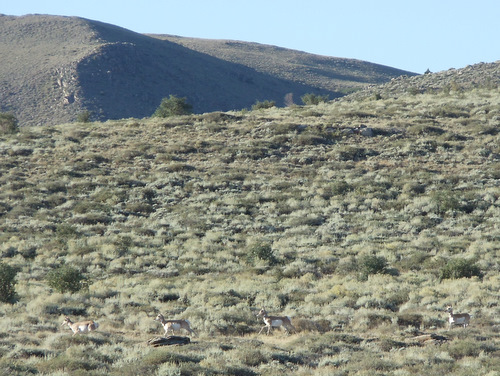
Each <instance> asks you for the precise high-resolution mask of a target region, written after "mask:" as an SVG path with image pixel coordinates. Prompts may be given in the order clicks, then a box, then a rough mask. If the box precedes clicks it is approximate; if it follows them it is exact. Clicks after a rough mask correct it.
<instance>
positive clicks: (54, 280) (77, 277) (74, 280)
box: [47, 265, 86, 293]
mask: <svg viewBox="0 0 500 376" xmlns="http://www.w3.org/2000/svg"><path fill="white" fill-rule="evenodd" d="M47 283H48V285H49V286H50V287H52V288H53V289H55V290H57V291H59V292H61V293H64V292H77V291H79V290H81V289H82V288H83V287H84V286H85V285H86V279H85V277H84V276H83V274H82V273H81V272H80V271H79V270H77V269H75V268H72V267H71V266H67V265H64V266H61V267H60V268H58V269H55V270H52V271H50V272H49V273H48V274H47Z"/></svg>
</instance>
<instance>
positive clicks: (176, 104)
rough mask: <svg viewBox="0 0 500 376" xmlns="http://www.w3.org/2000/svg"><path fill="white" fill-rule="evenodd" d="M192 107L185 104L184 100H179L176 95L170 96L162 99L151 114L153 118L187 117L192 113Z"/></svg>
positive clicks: (185, 100)
mask: <svg viewBox="0 0 500 376" xmlns="http://www.w3.org/2000/svg"><path fill="white" fill-rule="evenodd" d="M192 109H193V106H192V105H190V104H189V103H187V99H186V98H179V97H177V96H176V95H170V96H169V97H168V98H163V99H162V100H161V103H160V105H159V106H158V108H157V109H156V111H155V112H154V114H153V117H161V118H165V117H169V116H176V115H189V114H191V113H192Z"/></svg>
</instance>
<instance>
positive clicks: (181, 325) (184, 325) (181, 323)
mask: <svg viewBox="0 0 500 376" xmlns="http://www.w3.org/2000/svg"><path fill="white" fill-rule="evenodd" d="M155 321H159V322H160V323H161V325H163V328H164V329H165V335H168V332H169V331H170V330H171V331H172V334H175V331H176V330H181V329H184V330H187V331H188V332H189V333H191V334H194V335H197V334H196V332H195V331H194V330H193V329H191V323H190V322H189V321H188V320H165V317H163V315H162V314H161V313H159V314H158V316H156V318H155Z"/></svg>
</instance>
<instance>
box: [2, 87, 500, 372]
mask: <svg viewBox="0 0 500 376" xmlns="http://www.w3.org/2000/svg"><path fill="white" fill-rule="evenodd" d="M499 126H500V93H499V90H498V88H489V89H474V90H470V91H466V92H456V91H453V90H451V91H446V92H436V93H433V94H419V95H406V96H402V97H399V98H397V99H390V98H387V99H379V100H376V99H375V98H368V99H364V100H360V101H351V102H348V101H339V102H335V103H328V104H321V105H318V106H311V107H289V108H284V109H269V110H259V111H251V112H246V111H244V112H232V113H224V114H222V113H211V114H205V115H193V116H184V117H178V118H170V119H143V120H138V119H126V120H120V121H108V122H105V123H90V124H81V123H80V124H79V123H74V124H64V125H58V126H50V127H43V128H23V129H22V130H21V131H20V132H19V133H17V134H15V135H3V136H0V137H1V138H0V253H1V256H2V262H3V263H5V264H8V265H10V266H12V267H15V268H17V270H18V273H17V278H16V281H17V284H16V286H15V289H16V293H17V296H16V298H15V299H14V301H13V302H11V303H2V304H1V306H0V317H1V318H2V320H1V321H0V357H1V359H0V370H1V372H0V373H2V372H3V374H44V375H69V374H71V375H78V374H96V375H99V374H117V375H137V374H156V375H170V374H184V375H190V374H224V375H232V374H234V375H255V374H261V375H281V374H287V373H292V372H294V373H295V374H299V375H300V374H303V375H309V374H316V375H322V374H324V375H422V374H453V375H470V374H475V375H489V376H492V375H497V374H498V369H499V368H500V361H499V359H500V357H499V356H498V355H500V320H499V319H498V313H499V311H498V301H499V292H498V291H499V287H500V277H499V273H498V272H499V264H498V256H499V254H500V229H499V218H500V188H499V184H500V183H499V179H500V146H499V145H500V142H499V141H500V139H499V138H500V136H499ZM360 127H364V128H360ZM63 264H66V265H69V266H71V267H73V268H75V269H77V270H78V271H80V272H81V273H82V274H83V275H84V276H85V277H86V278H87V279H88V287H87V288H85V289H82V290H80V291H78V292H75V293H70V292H64V293H61V292H58V291H57V290H56V289H54V288H52V287H50V285H49V283H48V280H47V275H48V273H50V272H51V271H54V270H58V268H59V267H60V266H61V265H63ZM447 271H452V272H454V273H455V274H453V273H451V274H449V273H448V274H447ZM467 271H472V274H473V276H471V277H470V278H453V277H461V276H463V275H466V274H467ZM447 277H451V278H447ZM447 305H452V306H453V307H454V309H455V311H456V312H468V313H469V314H471V315H472V321H471V325H470V326H469V327H468V328H466V329H463V328H458V327H456V328H452V329H451V330H449V329H448V326H447V316H446V314H445V313H444V310H445V308H446V306H447ZM262 306H265V307H266V309H267V310H268V311H269V312H270V313H271V314H286V315H289V316H291V317H292V318H293V323H294V325H295V326H296V327H297V328H298V329H299V330H298V333H297V334H293V335H291V336H286V335H285V334H284V333H282V332H280V331H279V330H276V331H275V332H274V334H273V335H272V336H265V335H257V332H258V331H259V330H260V328H261V327H262V325H263V323H261V322H260V321H259V320H258V319H257V318H256V317H255V314H256V313H257V312H258V310H259V309H260V308H261V307H262ZM158 312H162V313H163V314H164V315H165V316H166V317H171V318H187V319H189V320H190V322H191V324H192V327H193V328H194V329H195V330H196V331H197V332H198V333H199V337H193V338H192V340H193V343H192V344H190V345H187V346H182V347H175V348H150V347H148V346H147V345H146V341H147V340H148V339H149V338H151V337H154V336H156V335H160V334H161V333H162V332H163V330H162V328H161V326H160V325H159V323H157V322H155V321H154V320H153V319H154V317H155V316H156V314H157V313H158ZM65 315H69V316H70V317H71V318H72V319H74V320H77V319H94V320H96V321H97V322H99V324H100V327H99V331H97V332H95V333H91V334H90V335H87V336H76V337H72V335H71V331H70V330H69V328H68V327H61V326H60V325H61V323H62V321H63V318H64V316H65ZM423 334H432V335H434V336H442V337H444V339H443V338H441V337H436V338H441V340H433V341H426V342H423V340H422V338H423V337H421V336H422V335H423Z"/></svg>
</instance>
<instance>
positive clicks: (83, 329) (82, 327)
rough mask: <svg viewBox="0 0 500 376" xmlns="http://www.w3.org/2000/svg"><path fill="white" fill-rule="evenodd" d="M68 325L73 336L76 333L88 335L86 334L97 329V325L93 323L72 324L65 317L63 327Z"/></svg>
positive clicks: (80, 322)
mask: <svg viewBox="0 0 500 376" xmlns="http://www.w3.org/2000/svg"><path fill="white" fill-rule="evenodd" d="M66 324H67V325H68V326H69V327H70V328H71V330H72V331H73V335H74V336H75V335H77V334H78V333H88V332H93V331H94V330H96V329H97V328H98V327H99V324H98V323H96V322H95V321H92V320H90V321H79V322H73V321H71V319H70V318H69V317H65V318H64V321H63V323H62V324H61V326H63V325H66Z"/></svg>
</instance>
